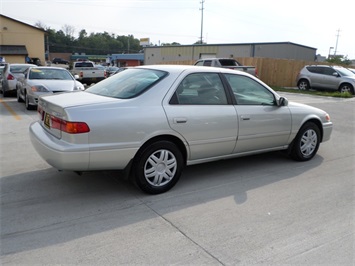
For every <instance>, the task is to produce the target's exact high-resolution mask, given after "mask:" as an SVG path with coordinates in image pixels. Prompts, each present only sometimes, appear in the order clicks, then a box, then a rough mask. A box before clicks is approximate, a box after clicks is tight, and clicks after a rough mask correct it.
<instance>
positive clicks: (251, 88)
mask: <svg viewBox="0 0 355 266" xmlns="http://www.w3.org/2000/svg"><path fill="white" fill-rule="evenodd" d="M225 77H226V79H227V81H228V82H229V84H230V86H231V88H232V90H233V95H234V97H235V100H236V102H237V104H238V105H275V103H276V101H275V97H274V95H273V94H272V93H271V92H270V91H269V90H268V89H267V88H265V87H264V86H263V85H261V84H260V83H258V82H257V81H255V80H254V79H251V78H249V77H246V76H241V75H235V74H225Z"/></svg>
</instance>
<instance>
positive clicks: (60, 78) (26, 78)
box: [17, 67, 85, 110]
mask: <svg viewBox="0 0 355 266" xmlns="http://www.w3.org/2000/svg"><path fill="white" fill-rule="evenodd" d="M76 78H78V77H76ZM84 89H85V88H84V85H83V84H82V83H80V82H79V81H77V80H76V79H75V77H73V75H72V74H71V73H70V72H69V71H68V70H66V69H64V68H61V67H31V68H29V69H28V70H27V71H25V73H24V74H23V75H21V76H19V77H18V82H17V101H18V102H25V104H26V108H27V109H28V110H30V109H34V108H36V107H37V103H38V98H39V97H40V96H43V95H48V94H53V93H58V92H72V91H77V90H84Z"/></svg>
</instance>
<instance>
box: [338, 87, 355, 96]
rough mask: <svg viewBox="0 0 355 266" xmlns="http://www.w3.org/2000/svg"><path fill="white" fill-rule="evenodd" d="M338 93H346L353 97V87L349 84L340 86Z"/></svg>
mask: <svg viewBox="0 0 355 266" xmlns="http://www.w3.org/2000/svg"><path fill="white" fill-rule="evenodd" d="M339 92H341V93H346V92H348V93H350V94H352V95H354V87H353V86H351V85H350V84H343V85H341V86H340V88H339Z"/></svg>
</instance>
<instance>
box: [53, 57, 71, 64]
mask: <svg viewBox="0 0 355 266" xmlns="http://www.w3.org/2000/svg"><path fill="white" fill-rule="evenodd" d="M52 63H53V64H64V65H68V64H69V61H67V60H65V59H62V58H53V60H52Z"/></svg>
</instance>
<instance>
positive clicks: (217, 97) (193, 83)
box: [170, 73, 227, 105]
mask: <svg viewBox="0 0 355 266" xmlns="http://www.w3.org/2000/svg"><path fill="white" fill-rule="evenodd" d="M170 104H179V105H222V104H227V97H226V93H225V91H224V87H223V84H222V81H221V79H220V77H219V75H218V74H216V73H195V74H190V75H188V76H186V77H185V78H184V80H183V81H182V82H181V83H180V84H179V86H178V87H177V89H176V91H175V94H174V96H173V97H172V99H171V101H170Z"/></svg>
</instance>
